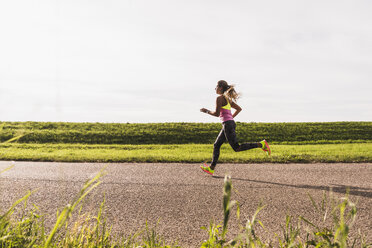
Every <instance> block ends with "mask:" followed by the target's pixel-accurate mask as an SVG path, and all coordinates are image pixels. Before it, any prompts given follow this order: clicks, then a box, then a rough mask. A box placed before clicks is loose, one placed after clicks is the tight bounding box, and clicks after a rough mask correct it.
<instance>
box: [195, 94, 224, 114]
mask: <svg viewBox="0 0 372 248" xmlns="http://www.w3.org/2000/svg"><path fill="white" fill-rule="evenodd" d="M222 101H223V96H219V97H217V99H216V111H210V110H208V109H206V108H202V109H200V111H201V112H204V113H207V114H210V115H212V116H216V117H218V116H220V111H221V107H222Z"/></svg>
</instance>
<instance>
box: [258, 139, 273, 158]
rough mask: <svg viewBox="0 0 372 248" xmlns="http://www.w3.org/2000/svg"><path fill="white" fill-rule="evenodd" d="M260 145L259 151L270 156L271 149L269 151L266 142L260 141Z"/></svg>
mask: <svg viewBox="0 0 372 248" xmlns="http://www.w3.org/2000/svg"><path fill="white" fill-rule="evenodd" d="M260 143H261V145H262V147H261V149H262V150H263V151H265V152H267V154H269V155H271V149H270V146H269V144H268V143H267V141H266V140H263V141H261V142H260Z"/></svg>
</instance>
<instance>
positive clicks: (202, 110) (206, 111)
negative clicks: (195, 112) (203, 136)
mask: <svg viewBox="0 0 372 248" xmlns="http://www.w3.org/2000/svg"><path fill="white" fill-rule="evenodd" d="M200 112H203V113H208V112H209V110H208V109H206V108H202V109H200Z"/></svg>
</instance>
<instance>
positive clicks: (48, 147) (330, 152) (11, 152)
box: [0, 122, 372, 163]
mask: <svg viewBox="0 0 372 248" xmlns="http://www.w3.org/2000/svg"><path fill="white" fill-rule="evenodd" d="M220 128H221V124H219V123H208V124H206V123H161V124H154V123H152V124H103V123H43V122H0V142H2V143H0V159H1V160H34V161H71V162H78V161H80V162H82V161H90V162H201V161H208V160H210V158H211V153H212V150H213V142H214V139H215V138H216V136H217V135H218V132H219V131H220ZM237 135H238V137H239V140H240V141H249V142H253V141H260V140H262V139H264V138H265V139H267V140H268V141H269V142H270V144H271V148H272V150H273V153H272V156H270V157H268V156H266V154H265V153H264V152H262V151H261V150H259V149H254V150H250V151H246V152H240V153H235V152H234V151H233V150H232V149H231V148H230V146H229V145H228V144H225V145H224V146H223V147H222V151H221V157H220V161H221V162H237V163H251V162H278V163H287V162H304V163H307V162H372V152H371V151H372V122H330V123H238V127H237ZM9 140H10V142H9Z"/></svg>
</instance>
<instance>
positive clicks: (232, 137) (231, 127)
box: [224, 121, 261, 152]
mask: <svg viewBox="0 0 372 248" xmlns="http://www.w3.org/2000/svg"><path fill="white" fill-rule="evenodd" d="M235 128H236V124H235V122H234V121H227V122H225V125H224V131H225V135H226V139H227V140H228V141H229V144H230V146H231V147H232V148H233V149H234V151H236V152H240V151H246V150H249V149H253V148H258V147H261V144H260V143H243V144H241V145H240V144H239V142H238V140H237V138H236V133H235Z"/></svg>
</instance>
